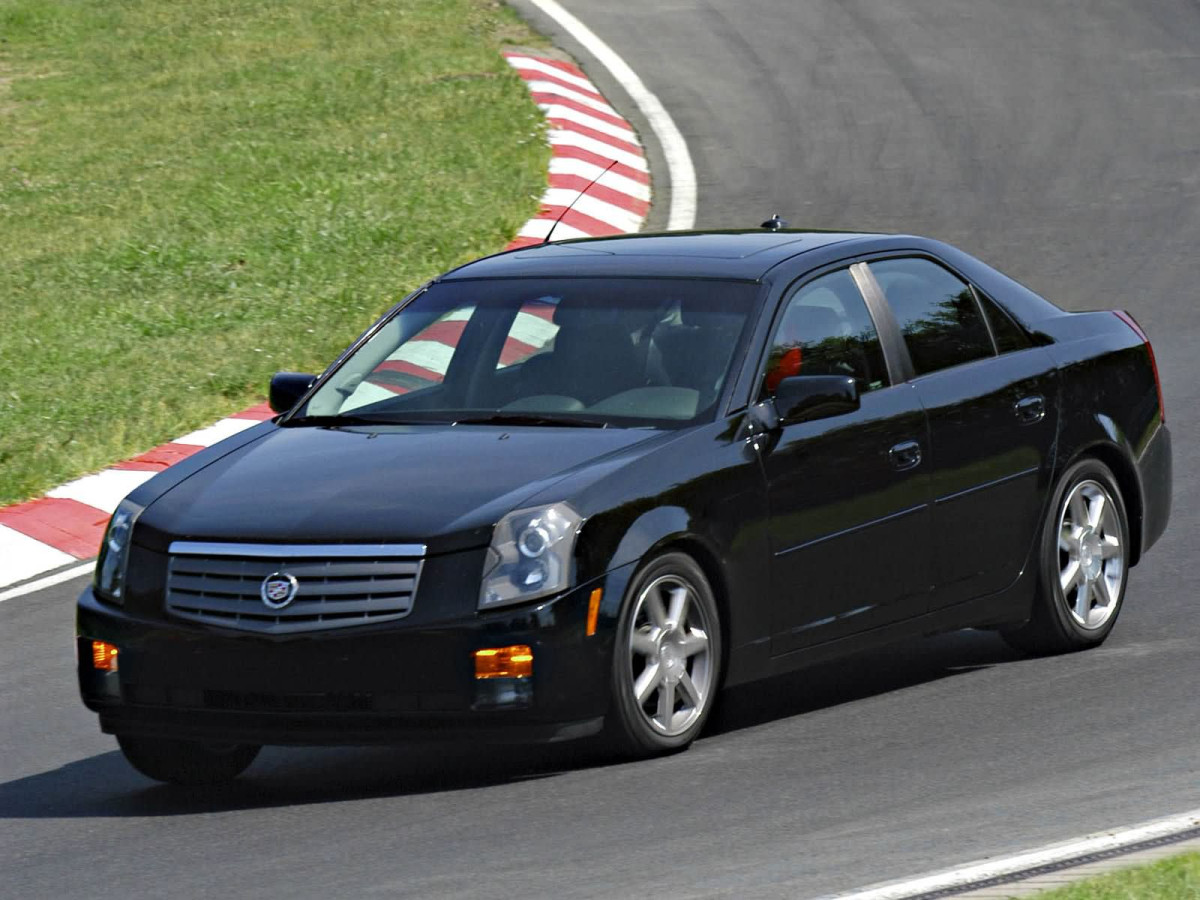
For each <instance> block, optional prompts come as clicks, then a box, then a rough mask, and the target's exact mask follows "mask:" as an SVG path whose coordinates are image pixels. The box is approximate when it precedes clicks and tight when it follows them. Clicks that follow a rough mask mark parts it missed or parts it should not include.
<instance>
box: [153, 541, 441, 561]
mask: <svg viewBox="0 0 1200 900" xmlns="http://www.w3.org/2000/svg"><path fill="white" fill-rule="evenodd" d="M425 550H426V547H425V545H424V544H228V543H216V542H209V541H172V542H171V546H170V547H169V548H168V552H169V553H170V554H171V555H172V556H248V557H252V558H255V557H257V558H264V557H265V558H268V559H285V558H296V559H298V558H303V557H318V558H323V559H325V558H328V559H359V558H362V559H371V558H376V559H377V558H389V559H390V558H402V557H407V558H409V559H413V558H422V557H424V556H425Z"/></svg>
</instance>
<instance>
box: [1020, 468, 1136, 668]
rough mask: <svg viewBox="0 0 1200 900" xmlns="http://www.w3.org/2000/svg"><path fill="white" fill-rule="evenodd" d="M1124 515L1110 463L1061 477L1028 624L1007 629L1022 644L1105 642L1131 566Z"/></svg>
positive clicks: (1060, 646)
mask: <svg viewBox="0 0 1200 900" xmlns="http://www.w3.org/2000/svg"><path fill="white" fill-rule="evenodd" d="M1128 522H1129V520H1128V517H1127V515H1126V513H1125V502H1124V500H1123V499H1122V497H1121V489H1120V488H1119V487H1118V486H1117V480H1116V479H1115V478H1114V477H1113V474H1112V471H1111V470H1110V469H1109V468H1108V466H1106V465H1104V463H1102V462H1100V461H1099V460H1097V459H1084V460H1081V461H1079V462H1077V463H1075V464H1074V465H1072V466H1071V467H1070V468H1069V469H1067V471H1066V472H1065V473H1064V474H1063V477H1062V478H1061V479H1060V480H1059V483H1058V487H1057V488H1056V490H1055V494H1054V502H1053V503H1052V504H1051V506H1050V511H1049V514H1048V515H1047V518H1046V521H1045V523H1044V525H1043V527H1042V534H1041V538H1040V541H1039V551H1040V562H1041V571H1040V573H1039V574H1040V585H1039V590H1038V596H1037V598H1036V599H1035V601H1034V608H1033V616H1032V618H1031V619H1030V620H1029V622H1028V624H1026V625H1025V626H1023V627H1021V628H1019V629H1017V630H1015V631H1009V632H1005V634H1004V637H1005V639H1006V640H1007V641H1008V642H1009V643H1010V644H1012V645H1013V646H1014V647H1016V648H1017V649H1019V650H1024V651H1027V652H1032V653H1065V652H1067V651H1071V650H1085V649H1087V648H1088V647H1095V646H1098V645H1099V644H1101V643H1103V641H1104V639H1105V638H1106V637H1108V634H1109V632H1110V631H1112V628H1113V625H1114V624H1116V621H1117V614H1118V613H1119V612H1120V610H1121V601H1122V600H1123V599H1124V598H1125V582H1126V575H1127V572H1128V568H1129V524H1128Z"/></svg>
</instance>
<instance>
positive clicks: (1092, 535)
mask: <svg viewBox="0 0 1200 900" xmlns="http://www.w3.org/2000/svg"><path fill="white" fill-rule="evenodd" d="M1125 569H1126V566H1125V530H1124V527H1123V525H1122V521H1121V517H1120V515H1119V512H1118V510H1117V504H1116V501H1115V500H1114V499H1113V497H1112V495H1111V494H1110V493H1109V491H1108V489H1107V488H1105V486H1104V485H1102V484H1101V483H1100V482H1098V481H1093V480H1086V481H1081V482H1079V483H1078V484H1076V485H1075V486H1074V487H1073V488H1071V491H1070V492H1069V493H1068V494H1067V496H1066V499H1065V500H1064V501H1063V504H1062V508H1061V510H1060V512H1059V517H1058V589H1059V596H1060V599H1061V600H1062V602H1063V604H1064V606H1065V608H1066V610H1067V612H1068V613H1069V614H1070V616H1071V618H1072V619H1074V620H1075V623H1076V624H1077V625H1079V627H1081V628H1085V629H1087V630H1089V631H1092V630H1095V629H1098V628H1101V627H1103V626H1104V624H1105V623H1106V622H1108V620H1109V619H1110V618H1111V617H1112V615H1113V613H1114V612H1116V608H1117V601H1118V600H1119V598H1120V596H1121V588H1122V586H1123V584H1124V581H1125Z"/></svg>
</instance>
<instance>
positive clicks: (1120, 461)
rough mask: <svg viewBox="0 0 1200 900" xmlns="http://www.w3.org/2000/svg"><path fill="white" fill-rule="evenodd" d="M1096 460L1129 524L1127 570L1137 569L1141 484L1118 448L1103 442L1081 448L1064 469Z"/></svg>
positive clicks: (1129, 462)
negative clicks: (1103, 467) (1114, 489)
mask: <svg viewBox="0 0 1200 900" xmlns="http://www.w3.org/2000/svg"><path fill="white" fill-rule="evenodd" d="M1089 458H1090V459H1096V460H1099V461H1100V462H1102V463H1104V465H1106V466H1108V468H1109V470H1110V471H1111V472H1112V473H1113V477H1114V478H1116V479H1117V487H1118V488H1120V490H1121V499H1122V500H1123V501H1124V502H1125V517H1126V518H1127V519H1128V521H1129V531H1130V535H1129V538H1130V541H1129V543H1130V549H1131V553H1130V559H1129V565H1130V568H1132V567H1133V566H1136V565H1137V564H1138V561H1139V560H1140V559H1141V556H1142V510H1143V505H1144V499H1143V497H1142V483H1141V479H1140V478H1139V477H1138V473H1137V467H1136V466H1135V465H1134V464H1133V462H1132V460H1130V459H1129V456H1128V454H1126V453H1124V452H1123V451H1122V450H1121V448H1120V447H1118V446H1116V445H1115V444H1111V443H1108V442H1106V441H1097V442H1095V443H1093V444H1089V445H1088V446H1086V447H1082V448H1080V449H1079V450H1077V451H1076V452H1075V455H1074V456H1072V457H1071V459H1070V460H1069V461H1068V463H1067V465H1068V466H1072V465H1074V464H1075V463H1077V462H1079V461H1080V460H1082V459H1089Z"/></svg>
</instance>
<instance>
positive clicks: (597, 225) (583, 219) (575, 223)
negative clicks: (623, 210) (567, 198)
mask: <svg viewBox="0 0 1200 900" xmlns="http://www.w3.org/2000/svg"><path fill="white" fill-rule="evenodd" d="M564 209H567V207H565V206H543V207H542V210H541V212H539V213H538V214H537V216H536V217H535V218H538V219H551V220H554V219H557V218H558V217H559V216H560V215H562V216H563V218H562V221H563V223H564V224H566V225H570V226H571V227H572V228H578V229H579V230H580V231H582V232H584V233H586V234H590V235H596V236H600V235H608V234H628V232H626V231H622V230H621V229H620V228H617V227H616V226H615V225H609V224H608V223H607V222H601V221H600V220H599V219H593V218H592V217H591V216H586V215H584V214H583V213H581V212H580V211H579V210H577V209H572V210H569V211H568V212H567V214H566V215H563V210H564Z"/></svg>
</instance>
